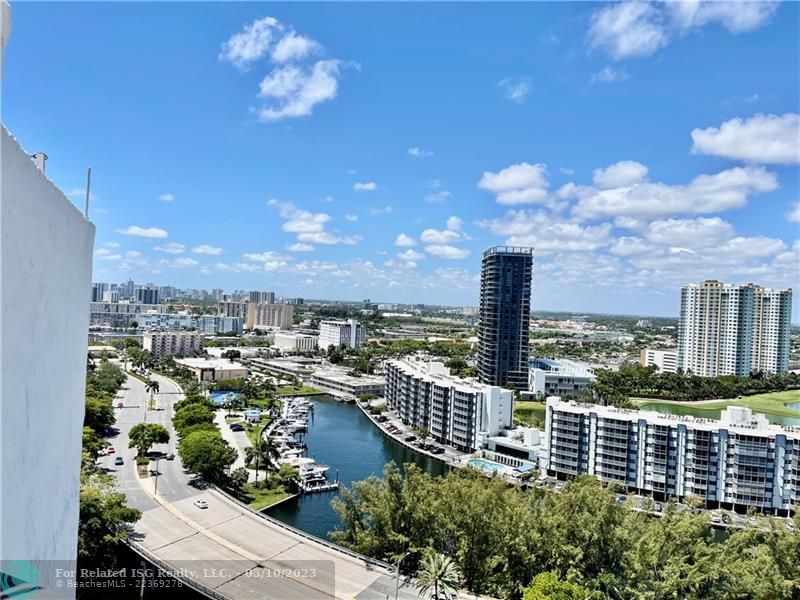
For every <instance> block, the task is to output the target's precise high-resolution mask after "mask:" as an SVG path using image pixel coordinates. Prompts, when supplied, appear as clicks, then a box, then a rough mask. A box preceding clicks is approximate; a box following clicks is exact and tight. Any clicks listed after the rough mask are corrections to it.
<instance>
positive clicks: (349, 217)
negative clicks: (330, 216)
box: [344, 215, 358, 223]
mask: <svg viewBox="0 0 800 600" xmlns="http://www.w3.org/2000/svg"><path fill="white" fill-rule="evenodd" d="M344 220H345V221H350V222H351V223H354V222H356V221H358V215H345V216H344Z"/></svg>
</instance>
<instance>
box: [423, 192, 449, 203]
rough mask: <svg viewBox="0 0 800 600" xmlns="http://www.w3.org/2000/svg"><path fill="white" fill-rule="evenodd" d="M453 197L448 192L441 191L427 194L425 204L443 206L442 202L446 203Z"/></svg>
mask: <svg viewBox="0 0 800 600" xmlns="http://www.w3.org/2000/svg"><path fill="white" fill-rule="evenodd" d="M452 197H453V194H452V193H450V192H448V191H447V190H441V191H439V192H434V193H432V194H427V195H426V196H425V202H429V203H431V204H441V203H442V202H446V201H447V200H449V199H450V198H452Z"/></svg>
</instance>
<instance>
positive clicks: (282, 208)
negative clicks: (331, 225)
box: [267, 199, 331, 233]
mask: <svg viewBox="0 0 800 600" xmlns="http://www.w3.org/2000/svg"><path fill="white" fill-rule="evenodd" d="M267 204H268V205H269V206H273V207H275V208H277V209H278V214H279V215H280V216H281V217H282V218H283V219H286V221H285V222H284V224H283V225H282V226H281V229H283V230H284V231H287V232H289V233H314V232H320V231H323V230H324V228H325V223H327V222H328V221H330V220H331V216H330V215H329V214H327V213H314V212H311V211H308V210H303V209H300V208H297V207H296V206H295V205H294V204H292V203H291V202H281V201H280V200H275V199H272V200H269V202H267Z"/></svg>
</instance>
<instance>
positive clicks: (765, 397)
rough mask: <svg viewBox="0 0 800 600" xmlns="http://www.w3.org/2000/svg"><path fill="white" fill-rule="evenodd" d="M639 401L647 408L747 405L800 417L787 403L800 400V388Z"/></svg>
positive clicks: (756, 408) (713, 407)
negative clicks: (721, 396)
mask: <svg viewBox="0 0 800 600" xmlns="http://www.w3.org/2000/svg"><path fill="white" fill-rule="evenodd" d="M637 402H639V405H640V407H641V408H647V407H648V406H652V405H656V404H677V405H680V406H690V407H692V408H694V409H697V410H724V409H725V407H727V406H746V407H748V408H750V409H752V410H754V411H756V412H761V413H770V414H773V415H778V416H781V417H793V418H795V419H800V411H798V410H793V409H791V408H788V407H787V406H786V405H787V404H792V403H795V402H800V390H788V391H784V392H771V393H769V394H755V395H753V396H741V397H739V398H730V399H727V400H715V401H713V402H677V401H672V402H665V401H663V400H660V401H649V400H637Z"/></svg>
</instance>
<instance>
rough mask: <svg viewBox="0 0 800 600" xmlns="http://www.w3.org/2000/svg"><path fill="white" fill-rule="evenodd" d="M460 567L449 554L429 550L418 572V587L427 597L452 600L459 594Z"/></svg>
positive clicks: (434, 599)
mask: <svg viewBox="0 0 800 600" xmlns="http://www.w3.org/2000/svg"><path fill="white" fill-rule="evenodd" d="M459 580H460V577H459V574H458V567H456V564H455V563H454V562H453V560H452V559H451V558H450V557H449V556H445V555H444V554H439V553H438V552H433V551H429V552H427V553H426V554H425V556H424V557H423V559H422V564H421V566H420V570H419V571H418V572H417V577H416V584H415V586H416V588H417V589H418V590H419V593H420V594H422V596H423V597H425V598H430V599H431V600H440V599H441V598H442V597H444V598H446V599H447V600H450V599H451V598H456V596H457V595H458V584H459Z"/></svg>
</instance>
